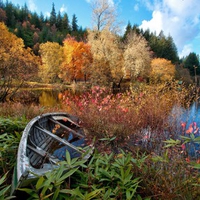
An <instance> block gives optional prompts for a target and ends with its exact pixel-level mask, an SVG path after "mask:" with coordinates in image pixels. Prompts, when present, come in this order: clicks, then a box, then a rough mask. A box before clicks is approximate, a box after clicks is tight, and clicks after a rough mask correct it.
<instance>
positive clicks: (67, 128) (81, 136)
mask: <svg viewBox="0 0 200 200" xmlns="http://www.w3.org/2000/svg"><path fill="white" fill-rule="evenodd" d="M49 120H50V121H52V122H54V123H55V124H58V125H60V126H61V127H62V128H64V129H66V130H68V131H69V132H71V133H73V134H74V135H76V136H78V137H80V138H84V135H82V134H80V133H78V132H77V131H75V130H73V129H71V128H69V127H67V126H65V125H64V124H62V123H60V122H59V121H57V120H54V119H53V118H49ZM70 122H72V121H71V120H70ZM74 124H75V125H76V126H77V127H79V126H78V125H77V124H76V123H74Z"/></svg>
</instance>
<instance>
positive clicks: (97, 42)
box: [88, 29, 124, 85]
mask: <svg viewBox="0 0 200 200" xmlns="http://www.w3.org/2000/svg"><path fill="white" fill-rule="evenodd" d="M88 43H89V44H90V45H91V51H92V55H93V64H92V70H91V80H92V82H93V84H96V85H110V83H114V84H116V85H120V82H121V80H122V78H123V77H124V67H123V51H122V48H120V41H119V38H118V37H117V36H116V35H115V34H113V33H111V32H110V31H109V30H107V29H105V30H102V31H100V32H99V31H88Z"/></svg>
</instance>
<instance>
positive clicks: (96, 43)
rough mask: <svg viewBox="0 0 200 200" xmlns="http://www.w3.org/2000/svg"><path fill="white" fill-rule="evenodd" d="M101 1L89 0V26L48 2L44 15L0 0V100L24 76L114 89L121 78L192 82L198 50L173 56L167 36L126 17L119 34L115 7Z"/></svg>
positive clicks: (199, 67)
mask: <svg viewBox="0 0 200 200" xmlns="http://www.w3.org/2000/svg"><path fill="white" fill-rule="evenodd" d="M95 1H96V2H98V0H95ZM95 1H94V2H95ZM103 2H104V3H101V4H94V5H93V7H92V9H93V10H92V14H93V22H94V26H93V28H91V29H86V28H83V27H82V26H81V25H79V24H78V19H77V17H76V14H74V15H73V16H72V21H69V17H68V14H67V13H64V14H61V13H60V12H57V11H56V10H55V4H54V3H53V4H52V10H51V12H50V13H51V14H50V17H44V15H43V13H41V14H40V15H38V13H35V12H31V11H30V10H28V8H27V5H26V4H25V5H24V6H22V7H20V6H19V5H14V4H12V3H11V2H9V1H6V2H3V1H2V0H0V61H1V62H0V76H1V88H0V101H1V102H3V101H5V99H6V98H7V96H8V95H9V94H10V96H12V95H14V94H15V92H16V91H17V90H18V88H19V87H21V86H22V85H23V84H24V83H25V82H26V81H36V82H40V83H50V84H54V83H61V84H71V83H72V82H80V81H82V82H86V83H89V84H90V85H91V86H94V85H99V86H109V87H110V86H113V87H117V88H120V87H121V84H122V83H123V82H128V83H133V82H143V83H148V84H159V83H162V82H166V81H169V80H172V79H176V80H179V81H182V82H184V83H186V84H187V85H189V84H191V83H196V84H198V76H199V75H200V64H199V55H197V54H196V53H195V52H191V53H190V54H189V55H188V56H186V57H183V58H179V56H178V52H177V48H176V45H175V43H174V41H173V38H172V37H171V36H170V35H168V36H165V35H164V33H163V32H162V31H161V32H160V33H159V34H158V35H157V34H156V33H152V32H150V30H145V31H144V30H142V29H140V28H139V27H138V26H137V25H136V24H134V23H133V25H132V24H131V22H129V23H128V24H127V26H126V30H125V32H124V33H123V34H119V33H118V31H117V30H118V29H119V27H117V25H116V24H117V23H116V20H117V19H116V18H115V17H116V16H115V12H114V10H113V8H112V9H111V8H110V7H109V5H108V3H106V2H107V1H103ZM16 83H17V84H16ZM16 85H17V86H16ZM11 86H12V87H11ZM13 86H15V87H14V89H13ZM11 88H12V92H11Z"/></svg>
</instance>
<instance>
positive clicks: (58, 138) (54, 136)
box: [35, 126, 84, 153]
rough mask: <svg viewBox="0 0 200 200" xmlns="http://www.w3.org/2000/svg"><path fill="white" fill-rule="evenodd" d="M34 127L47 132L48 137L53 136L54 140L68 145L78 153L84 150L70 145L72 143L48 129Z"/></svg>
mask: <svg viewBox="0 0 200 200" xmlns="http://www.w3.org/2000/svg"><path fill="white" fill-rule="evenodd" d="M35 128H37V129H38V130H40V131H42V132H43V133H45V134H47V135H48V136H50V137H51V138H53V139H54V140H56V141H58V142H60V143H62V144H64V145H65V146H68V147H70V148H72V149H73V150H75V151H77V152H79V153H83V152H84V150H82V151H81V150H80V149H78V148H77V147H76V146H74V145H72V144H71V143H69V142H68V141H66V140H64V139H62V138H60V137H58V136H57V135H55V134H53V133H51V132H50V131H48V130H45V129H43V128H42V127H39V126H35Z"/></svg>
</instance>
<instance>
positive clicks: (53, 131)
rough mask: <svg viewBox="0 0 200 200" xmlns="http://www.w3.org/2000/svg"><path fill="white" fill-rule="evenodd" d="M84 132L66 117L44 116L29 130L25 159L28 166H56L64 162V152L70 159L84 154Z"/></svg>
mask: <svg viewBox="0 0 200 200" xmlns="http://www.w3.org/2000/svg"><path fill="white" fill-rule="evenodd" d="M84 146H85V139H84V131H83V128H81V127H80V126H79V125H78V122H76V121H75V120H72V119H70V118H69V117H67V116H62V115H61V116H53V115H52V116H45V117H42V118H40V119H39V120H37V121H36V122H35V123H34V124H33V125H32V127H31V128H30V130H29V134H28V139H27V157H28V158H29V160H30V165H31V166H32V167H34V168H37V169H41V168H43V166H44V164H45V163H48V164H54V165H55V164H56V163H58V162H59V161H62V160H65V155H66V151H68V152H69V153H70V156H71V158H75V157H79V156H80V155H81V153H83V152H84V150H83V147H84Z"/></svg>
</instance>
